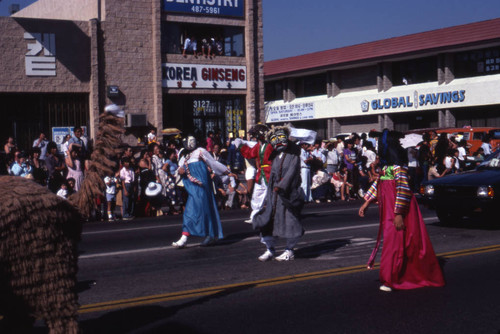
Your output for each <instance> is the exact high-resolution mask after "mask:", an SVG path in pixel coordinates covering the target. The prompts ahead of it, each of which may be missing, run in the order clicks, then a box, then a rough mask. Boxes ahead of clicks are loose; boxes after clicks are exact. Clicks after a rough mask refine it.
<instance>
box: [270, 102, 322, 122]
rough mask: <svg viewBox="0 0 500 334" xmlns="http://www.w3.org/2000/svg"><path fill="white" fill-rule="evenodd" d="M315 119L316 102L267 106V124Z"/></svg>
mask: <svg viewBox="0 0 500 334" xmlns="http://www.w3.org/2000/svg"><path fill="white" fill-rule="evenodd" d="M314 117H315V105H314V102H305V103H290V104H284V105H279V106H266V122H288V121H300V120H305V119H314Z"/></svg>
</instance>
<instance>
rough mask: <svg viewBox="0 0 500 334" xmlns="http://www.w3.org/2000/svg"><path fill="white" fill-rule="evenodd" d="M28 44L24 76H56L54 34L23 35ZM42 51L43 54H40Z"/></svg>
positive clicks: (28, 33) (26, 33) (27, 33)
mask: <svg viewBox="0 0 500 334" xmlns="http://www.w3.org/2000/svg"><path fill="white" fill-rule="evenodd" d="M24 39H25V40H28V41H32V40H34V41H33V43H28V52H27V53H26V58H25V60H26V75H28V76H43V77H48V76H55V75H56V57H55V55H56V36H55V34H40V33H30V32H25V33H24ZM42 51H43V54H42Z"/></svg>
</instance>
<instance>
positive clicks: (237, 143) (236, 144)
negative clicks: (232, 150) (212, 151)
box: [233, 138, 243, 148]
mask: <svg viewBox="0 0 500 334" xmlns="http://www.w3.org/2000/svg"><path fill="white" fill-rule="evenodd" d="M233 144H234V146H236V148H238V147H240V146H241V144H243V140H242V139H241V138H236V139H235V140H234V141H233Z"/></svg>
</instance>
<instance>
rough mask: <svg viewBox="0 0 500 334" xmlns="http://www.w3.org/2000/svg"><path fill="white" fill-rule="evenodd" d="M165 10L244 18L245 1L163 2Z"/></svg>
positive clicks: (199, 0)
mask: <svg viewBox="0 0 500 334" xmlns="http://www.w3.org/2000/svg"><path fill="white" fill-rule="evenodd" d="M163 10H165V11H168V12H181V13H189V14H201V15H215V16H219V15H220V16H239V17H243V16H244V14H245V0H163Z"/></svg>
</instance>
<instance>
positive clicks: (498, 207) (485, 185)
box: [420, 150, 500, 224]
mask: <svg viewBox="0 0 500 334" xmlns="http://www.w3.org/2000/svg"><path fill="white" fill-rule="evenodd" d="M420 192H421V195H422V196H423V202H424V203H425V204H426V205H427V206H429V207H430V208H432V209H435V210H436V214H437V216H438V218H439V220H440V221H441V223H443V224H453V223H456V222H458V221H459V220H460V219H462V218H463V217H464V216H473V215H479V214H480V215H483V216H485V218H487V219H493V218H494V219H496V220H498V217H499V216H500V150H497V151H495V152H494V153H493V154H491V155H490V156H489V157H488V158H487V159H486V160H484V161H483V162H482V163H481V164H479V166H478V167H477V168H476V169H474V170H471V171H467V172H462V173H457V174H451V175H447V176H444V177H442V178H437V179H434V180H431V181H426V182H424V183H423V184H422V186H421V189H420Z"/></svg>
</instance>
